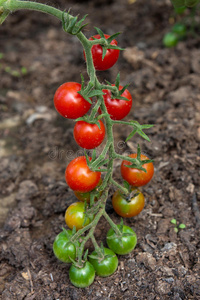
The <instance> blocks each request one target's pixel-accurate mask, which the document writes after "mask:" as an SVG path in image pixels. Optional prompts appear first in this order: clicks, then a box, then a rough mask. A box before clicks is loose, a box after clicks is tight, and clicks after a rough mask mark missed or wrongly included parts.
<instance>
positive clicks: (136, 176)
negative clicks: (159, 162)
mask: <svg viewBox="0 0 200 300" xmlns="http://www.w3.org/2000/svg"><path fill="white" fill-rule="evenodd" d="M129 157H132V158H136V157H137V153H133V154H130V155H129ZM146 159H149V158H148V157H147V156H146V155H143V154H141V160H146ZM126 165H131V162H130V161H126V160H123V162H122V164H121V174H122V177H123V178H124V180H126V181H127V182H128V183H129V184H130V185H132V186H136V187H138V186H142V185H145V184H147V183H148V182H149V181H150V180H151V178H152V177H153V174H154V166H153V163H152V162H151V163H147V164H144V165H143V166H142V167H143V168H145V169H146V173H145V172H144V171H142V170H138V169H134V168H128V167H126Z"/></svg>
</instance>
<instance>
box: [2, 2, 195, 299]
mask: <svg viewBox="0 0 200 300" xmlns="http://www.w3.org/2000/svg"><path fill="white" fill-rule="evenodd" d="M131 2H134V1H128V0H121V1H120V0H114V1H100V0H98V1H97V0H96V1H73V2H69V1H67V4H66V3H65V1H62V0H59V1H54V5H55V6H56V7H59V8H62V9H65V8H66V9H68V8H70V7H71V8H72V12H73V14H74V15H75V14H78V13H80V15H81V16H83V15H84V14H86V13H88V14H89V16H88V21H89V22H90V25H89V26H88V27H87V29H85V33H86V35H87V36H88V37H89V36H90V35H92V34H94V32H95V31H94V29H93V27H94V26H96V27H100V28H101V29H102V30H103V31H104V32H106V33H108V34H113V33H115V32H118V31H121V32H123V34H122V35H120V36H119V37H118V42H119V44H120V46H122V47H124V48H127V50H126V51H124V52H123V54H121V56H120V59H119V61H118V63H117V64H116V65H115V66H114V67H113V68H112V69H111V70H109V71H106V72H102V73H99V78H100V79H101V80H102V81H103V80H105V79H107V80H109V81H111V82H113V81H114V79H115V77H116V75H117V73H118V72H119V70H120V73H121V81H122V83H123V84H125V83H129V82H130V83H131V85H130V87H129V90H130V91H131V93H132V95H133V98H134V106H133V110H132V112H131V113H130V114H129V116H128V118H127V119H131V118H132V119H133V118H134V119H135V120H137V121H139V122H140V123H143V124H145V123H151V124H155V126H154V127H153V128H152V129H150V130H149V131H148V133H149V137H150V138H151V143H148V142H144V141H143V140H142V139H141V138H140V137H139V136H136V137H135V138H134V139H132V140H131V141H129V142H128V143H126V144H125V143H124V140H125V138H126V136H127V135H128V134H129V133H130V128H127V127H124V126H118V127H117V128H116V129H115V137H116V149H117V150H118V151H119V152H121V153H122V152H126V153H129V152H133V151H134V150H135V149H136V146H137V144H138V143H140V145H141V148H142V151H143V153H146V154H147V155H149V156H150V157H152V158H154V160H155V163H154V164H155V175H154V178H153V180H152V181H151V183H149V184H148V185H147V186H145V187H144V188H143V189H142V191H143V193H144V194H145V198H146V204H145V209H144V210H143V211H142V213H141V214H140V215H139V216H137V217H135V218H131V219H126V220H124V223H125V224H126V225H128V226H130V227H132V228H133V229H134V230H135V231H136V233H137V236H138V244H137V247H136V248H135V250H134V251H133V252H132V253H130V254H129V255H126V256H122V257H119V267H118V270H117V271H116V272H115V274H113V275H112V276H110V277H109V278H101V277H98V276H97V277H96V279H95V281H94V283H93V285H91V286H90V287H88V288H85V289H77V288H75V287H74V286H72V285H71V283H70V281H69V278H68V270H69V266H68V265H65V264H62V263H59V262H58V261H57V260H56V258H55V257H54V255H53V253H52V243H53V240H54V238H55V236H56V234H58V233H59V232H60V231H61V228H62V227H63V226H64V212H65V209H66V207H67V206H68V205H69V204H71V203H72V202H74V201H76V198H75V196H74V195H73V193H72V191H70V190H69V189H68V187H67V185H66V183H65V180H64V170H65V168H66V165H67V163H68V162H69V161H70V159H72V158H73V157H74V156H76V155H80V154H81V153H82V152H81V150H80V149H79V148H78V146H77V145H76V143H75V141H74V139H73V124H74V123H73V121H70V120H64V119H63V118H62V117H60V116H59V115H58V114H57V113H56V112H55V110H54V106H53V101H52V99H53V95H54V93H55V90H56V89H57V87H58V86H59V85H60V84H62V83H64V82H66V81H77V82H79V81H80V73H83V74H84V75H86V70H85V63H84V59H83V55H82V48H81V47H80V45H79V41H78V40H77V39H76V37H73V36H70V35H67V34H65V33H64V31H63V30H62V28H61V26H60V23H59V22H58V21H57V20H56V19H54V18H52V17H50V16H45V15H42V14H41V13H36V12H27V13H25V12H24V11H23V12H22V11H20V12H17V13H15V14H13V15H12V16H10V17H9V18H8V19H7V20H6V21H5V23H4V24H3V25H2V26H1V28H0V45H1V47H0V52H1V53H3V58H2V59H1V60H0V63H1V65H0V78H1V80H0V117H1V121H0V170H1V171H0V197H1V201H0V223H1V230H0V258H1V262H0V294H2V296H0V297H2V299H3V300H8V299H12V300H14V299H19V300H21V299H26V300H33V299H38V300H42V299H45V300H50V299H51V300H52V299H59V300H61V299H80V300H81V299H96V300H97V299H124V300H126V299H127V300H129V299H131V300H132V299H149V300H151V299H176V300H179V299H180V300H181V299H200V288H199V287H200V261H199V257H200V240H199V237H200V213H199V205H200V204H199V200H200V192H199V166H200V147H199V142H200V84H199V82H200V51H199V46H200V38H199V32H198V28H197V29H196V31H197V33H198V35H197V37H193V36H188V38H187V40H185V41H182V42H180V43H179V44H178V46H177V47H176V48H175V49H166V48H164V47H163V46H162V37H163V35H164V33H166V32H167V31H168V30H169V29H170V24H169V21H170V22H173V20H174V19H173V9H172V6H171V4H170V1H167V0H166V1H164V0H163V1H161V0H151V1H145V0H140V1H136V2H135V3H132V4H131ZM186 13H187V12H186ZM197 20H198V18H197ZM21 67H26V69H27V71H28V72H27V74H26V75H20V76H18V77H16V76H14V75H13V71H17V72H18V73H19V72H20V69H21ZM15 73H16V72H15ZM119 166H120V162H119V161H118V162H116V164H115V169H116V171H115V173H114V174H116V180H119V181H120V180H121V178H120V175H118V174H119ZM112 191H113V190H112ZM112 191H111V192H110V196H111V195H112ZM107 211H108V213H109V214H110V216H111V217H112V219H113V220H114V221H115V222H116V223H119V222H120V217H119V216H117V215H116V214H115V213H114V211H113V209H112V206H111V203H110V197H109V199H108V205H107ZM172 218H175V219H177V221H178V222H180V223H184V224H185V225H186V228H185V229H182V230H179V232H178V233H176V232H175V231H174V226H173V225H172V224H171V222H170V220H171V219H172ZM108 228H109V226H108V225H107V224H105V221H104V220H101V221H100V223H99V225H98V228H97V230H96V237H97V239H98V240H99V241H103V242H104V244H106V241H105V234H106V232H107V230H108ZM88 246H89V248H90V249H91V245H88Z"/></svg>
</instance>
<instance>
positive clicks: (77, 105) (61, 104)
mask: <svg viewBox="0 0 200 300" xmlns="http://www.w3.org/2000/svg"><path fill="white" fill-rule="evenodd" d="M80 90H81V84H80V83H77V82H66V83H64V84H62V85H61V86H60V87H59V88H58V89H57V91H56V93H55V96H54V105H55V108H56V110H57V111H58V112H59V113H60V114H61V116H63V117H65V118H68V119H77V118H79V117H82V116H84V115H85V114H86V113H87V112H88V110H89V109H90V107H91V104H90V103H89V102H88V101H86V100H85V99H84V98H83V97H82V96H81V95H80V94H78V93H77V92H78V91H80Z"/></svg>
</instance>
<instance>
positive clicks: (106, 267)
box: [89, 248, 118, 277]
mask: <svg viewBox="0 0 200 300" xmlns="http://www.w3.org/2000/svg"><path fill="white" fill-rule="evenodd" d="M91 255H92V256H96V258H93V257H89V262H90V263H91V264H92V265H93V267H94V269H95V271H96V274H97V275H99V276H101V277H107V276H110V275H112V274H113V273H114V272H115V271H116V270H117V267H118V258H117V256H116V254H115V253H114V252H113V251H112V250H110V249H108V248H104V259H102V260H99V257H98V253H97V252H96V251H93V252H92V253H91Z"/></svg>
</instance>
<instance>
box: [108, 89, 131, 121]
mask: <svg viewBox="0 0 200 300" xmlns="http://www.w3.org/2000/svg"><path fill="white" fill-rule="evenodd" d="M113 86H114V84H113ZM122 88H123V86H121V85H120V86H119V90H122ZM103 92H104V94H105V95H103V98H104V102H105V105H106V108H107V111H108V113H109V115H110V118H111V119H112V120H121V119H123V118H125V117H126V116H127V115H128V113H129V112H130V110H131V107H132V102H133V100H132V97H131V94H130V93H129V91H128V90H127V89H126V90H125V91H124V92H123V94H122V95H121V96H122V97H125V98H127V99H128V100H129V101H126V100H119V99H112V98H111V96H112V94H111V91H110V90H103Z"/></svg>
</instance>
